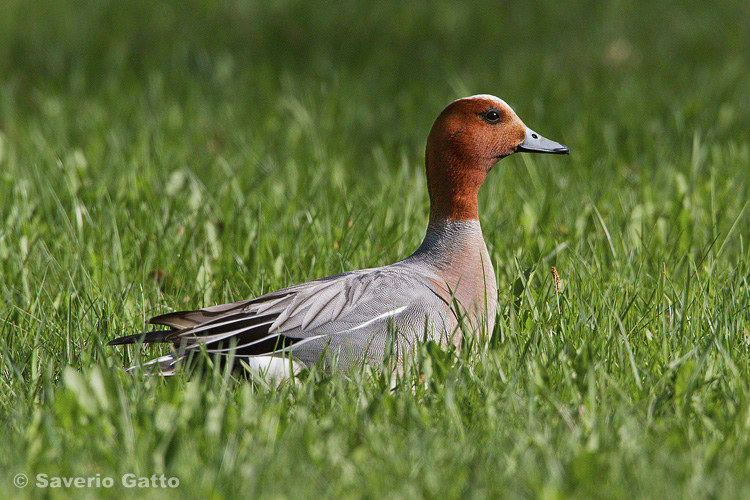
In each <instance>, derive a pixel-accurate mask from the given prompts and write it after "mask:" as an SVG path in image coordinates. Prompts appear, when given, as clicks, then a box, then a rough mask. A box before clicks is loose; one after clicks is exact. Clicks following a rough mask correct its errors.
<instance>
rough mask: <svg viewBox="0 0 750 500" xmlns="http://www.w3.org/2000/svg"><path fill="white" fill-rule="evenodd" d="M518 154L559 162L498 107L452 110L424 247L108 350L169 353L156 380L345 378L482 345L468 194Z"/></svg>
mask: <svg viewBox="0 0 750 500" xmlns="http://www.w3.org/2000/svg"><path fill="white" fill-rule="evenodd" d="M521 151H525V152H533V153H556V154H566V153H568V152H569V150H568V148H567V147H566V146H563V145H562V144H559V143H557V142H553V141H550V140H548V139H545V138H544V137H542V136H540V135H539V134H537V133H536V132H534V131H533V130H531V129H530V128H528V127H527V126H526V125H524V123H523V122H522V121H521V119H520V118H518V116H517V115H516V113H515V112H514V111H513V110H512V109H511V108H510V106H508V105H507V104H506V103H505V102H504V101H503V100H501V99H498V98H497V97H494V96H491V95H475V96H472V97H466V98H463V99H458V100H456V101H454V102H452V103H451V104H449V105H448V106H447V107H446V108H445V109H444V110H443V111H442V113H440V116H438V118H437V120H435V124H434V125H433V126H432V130H431V131H430V134H429V136H428V137H427V148H426V154H425V166H426V173H427V187H428V191H429V195H430V219H429V224H428V226H427V234H426V235H425V237H424V241H423V242H422V244H421V245H420V246H419V248H418V249H417V250H416V251H415V252H414V253H413V254H411V255H410V256H409V257H407V258H406V259H404V260H402V261H400V262H396V263H395V264H391V265H388V266H384V267H377V268H373V269H363V270H359V271H349V272H345V273H342V274H337V275H335V276H330V277H327V278H321V279H317V280H314V281H309V282H306V283H300V284H297V285H292V286H290V287H287V288H284V289H281V290H278V291H276V292H271V293H268V294H266V295H262V296H260V297H257V298H254V299H250V300H244V301H241V302H234V303H231V304H223V305H217V306H213V307H206V308H204V309H198V310H195V311H179V312H172V313H168V314H164V315H162V316H157V317H155V318H151V319H150V320H149V323H151V324H152V325H161V326H164V327H166V328H167V329H165V330H159V331H153V332H149V333H145V334H136V335H128V336H125V337H120V338H117V339H115V340H112V341H111V342H109V344H108V345H119V344H134V343H139V342H143V343H144V344H149V343H158V342H170V343H172V344H173V345H174V351H173V352H172V353H171V354H168V355H166V356H162V357H160V358H157V359H155V360H153V361H151V362H149V363H148V364H150V365H153V364H157V365H158V366H159V368H160V369H161V371H162V373H164V374H172V373H174V371H175V369H176V368H177V366H178V365H179V362H180V360H182V359H184V358H186V357H187V356H188V355H190V354H191V353H193V352H195V351H197V350H202V349H205V351H207V352H208V353H210V354H213V355H217V356H222V357H224V359H232V360H241V361H244V362H245V363H247V365H248V366H249V367H250V368H251V369H253V370H257V371H259V372H266V373H267V372H269V371H270V372H272V373H273V374H274V376H278V375H279V374H284V373H288V370H289V369H292V370H294V371H296V370H297V369H299V368H301V367H303V366H311V365H314V364H316V363H318V362H319V361H323V362H324V363H330V362H335V363H338V365H339V366H340V367H341V368H343V369H345V370H347V369H350V368H352V367H354V366H358V365H361V364H362V363H363V362H364V363H370V364H372V365H375V366H378V365H379V364H381V363H382V362H383V358H384V355H385V351H386V349H387V346H390V349H391V352H392V353H393V355H394V356H395V358H396V360H397V361H399V362H401V361H403V359H404V356H405V354H406V353H407V352H408V349H409V348H410V347H412V346H414V345H415V344H417V343H418V342H423V341H425V340H433V341H435V342H438V343H439V344H441V345H447V344H449V343H455V344H458V343H459V342H460V341H461V340H462V338H463V337H464V336H465V335H472V336H475V337H477V338H479V337H481V336H482V335H486V334H488V333H489V332H491V331H492V329H493V327H494V323H495V312H496V309H497V283H496V281H495V271H494V269H493V268H492V262H491V261H490V256H489V253H488V252H487V246H486V245H485V243H484V239H483V237H482V229H481V227H480V225H479V218H478V217H479V213H478V208H477V193H478V191H479V187H480V186H481V185H482V183H483V182H484V179H485V177H486V176H487V173H488V172H489V171H490V170H491V169H492V167H493V166H494V165H495V163H497V161H498V160H500V159H502V158H504V157H506V156H508V155H511V154H513V153H516V152H521ZM485 338H486V337H485ZM321 357H322V358H321Z"/></svg>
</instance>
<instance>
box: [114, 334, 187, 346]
mask: <svg viewBox="0 0 750 500" xmlns="http://www.w3.org/2000/svg"><path fill="white" fill-rule="evenodd" d="M173 333H175V330H157V331H155V332H146V333H136V334H134V335H125V336H124V337H118V338H116V339H114V340H110V341H109V342H107V345H125V344H138V343H143V344H158V343H163V342H171V341H172V334H173Z"/></svg>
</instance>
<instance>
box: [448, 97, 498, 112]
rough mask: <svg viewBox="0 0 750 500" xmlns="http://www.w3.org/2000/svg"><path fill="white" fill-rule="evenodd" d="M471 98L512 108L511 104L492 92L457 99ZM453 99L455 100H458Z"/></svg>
mask: <svg viewBox="0 0 750 500" xmlns="http://www.w3.org/2000/svg"><path fill="white" fill-rule="evenodd" d="M469 100H477V101H490V102H492V103H493V104H494V105H495V106H497V107H498V108H502V107H505V108H508V109H510V106H508V103H507V102H505V101H503V100H502V99H500V98H499V97H495V96H494V95H490V94H477V95H473V96H469V97H462V98H461V99H456V101H469ZM456 101H453V102H456Z"/></svg>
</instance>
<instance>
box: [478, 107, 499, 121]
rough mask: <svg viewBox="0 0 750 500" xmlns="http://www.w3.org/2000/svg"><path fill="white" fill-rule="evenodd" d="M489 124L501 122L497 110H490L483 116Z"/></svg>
mask: <svg viewBox="0 0 750 500" xmlns="http://www.w3.org/2000/svg"><path fill="white" fill-rule="evenodd" d="M482 117H483V118H484V121H486V122H487V123H497V122H499V121H500V112H499V111H498V110H496V109H489V110H487V111H485V112H484V114H483V115H482Z"/></svg>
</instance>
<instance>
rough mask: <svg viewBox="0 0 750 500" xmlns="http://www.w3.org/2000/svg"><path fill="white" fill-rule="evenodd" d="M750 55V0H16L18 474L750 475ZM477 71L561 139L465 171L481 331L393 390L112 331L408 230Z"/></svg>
mask: <svg viewBox="0 0 750 500" xmlns="http://www.w3.org/2000/svg"><path fill="white" fill-rule="evenodd" d="M748 67H750V4H748V3H747V2H746V1H740V0H732V1H726V2H721V3H712V2H700V1H692V0H691V1H686V2H680V3H679V4H676V3H675V2H667V1H662V0H657V1H651V2H645V1H643V2H638V3H637V4H636V5H633V2H625V1H614V2H583V1H574V2H551V1H537V2H518V3H514V4H511V5H501V4H500V3H496V4H494V5H493V6H491V7H490V6H487V5H484V6H480V5H479V3H478V2H476V5H473V4H472V3H471V2H468V3H467V2H455V3H442V4H441V6H439V7H438V6H434V5H432V4H431V3H428V2H417V3H411V2H408V3H403V4H402V3H394V4H390V5H388V4H385V3H383V4H377V3H374V4H372V5H366V4H363V5H362V6H358V5H357V4H355V3H350V2H344V3H341V4H340V5H329V6H327V7H323V5H322V4H321V5H318V4H313V3H311V2H303V1H298V2H295V1H283V0H282V1H273V2H257V3H245V2H239V1H229V0H215V1H209V0H200V1H195V2H191V3H190V5H185V4H183V3H182V2H177V1H160V2H146V1H143V2H141V1H137V2H118V1H114V0H112V1H104V0H100V1H94V0H74V1H70V2H55V1H52V0H39V1H35V2H24V1H21V0H5V1H3V2H2V3H0V220H1V222H0V224H1V225H0V294H1V297H2V304H1V305H0V442H2V443H3V450H4V452H3V453H2V456H0V497H2V498H118V499H128V498H180V499H184V498H201V499H225V498H226V499H235V498H254V499H277V498H331V499H341V498H352V499H354V498H372V499H399V498H467V499H479V498H541V499H562V498H579V499H588V498H624V499H631V498H654V499H664V498H675V499H685V498H691V499H692V498H696V499H697V498H716V499H718V498H750V439H749V437H748V436H749V435H750V309H749V304H750V134H749V133H748V131H750V71H748ZM474 93H491V94H496V95H498V96H500V97H502V98H504V99H505V100H506V101H508V103H509V104H510V105H511V106H513V107H514V109H515V110H516V112H517V113H518V114H519V116H520V117H521V118H522V119H523V120H524V121H525V122H526V123H527V124H528V125H529V126H530V127H532V128H533V129H535V130H537V131H538V132H540V133H541V134H543V135H544V136H546V137H548V138H550V139H554V140H557V141H560V142H563V143H565V144H567V145H568V146H570V148H571V151H572V154H571V155H570V156H569V157H563V158H561V157H547V156H542V157H538V156H531V155H527V156H521V155H517V156H515V157H510V158H508V159H506V160H504V161H502V162H501V163H500V164H499V165H498V166H497V167H496V168H495V169H494V170H493V171H492V172H491V174H490V176H489V178H488V180H487V182H486V184H485V186H484V187H483V188H482V190H481V192H480V217H481V220H482V226H483V229H484V235H485V239H486V241H487V245H488V247H489V249H490V254H491V256H492V258H493V261H494V266H495V269H496V272H497V274H498V286H499V297H500V305H499V311H500V313H499V316H498V319H497V327H496V329H495V332H494V335H493V339H492V342H491V346H490V348H489V349H488V350H486V351H483V352H478V351H477V350H474V351H470V352H469V351H465V352H462V353H461V354H459V355H455V354H453V353H450V352H435V351H429V352H428V351H427V350H425V351H424V352H422V353H421V360H420V365H419V366H417V367H416V370H415V373H413V374H410V375H409V377H411V379H408V377H407V379H408V380H407V382H408V381H409V380H411V381H412V382H414V381H416V380H417V377H418V376H419V375H420V374H423V375H424V377H425V382H426V383H425V384H423V385H419V384H417V385H418V387H417V389H416V390H414V389H413V384H409V383H406V384H403V385H402V386H400V387H399V388H397V389H395V390H393V391H392V390H391V389H390V381H389V380H388V379H387V377H386V376H383V375H379V374H378V373H373V374H362V375H361V376H358V377H355V379H354V380H351V381H345V380H344V378H343V377H342V376H341V374H337V373H333V374H326V373H320V372H316V371H315V370H313V371H311V372H310V373H308V374H306V375H305V376H304V377H303V379H302V380H300V381H299V383H297V384H295V385H282V386H281V387H279V388H273V387H268V386H266V385H264V384H262V383H258V384H253V383H250V382H248V381H239V380H235V379H233V378H231V377H230V376H229V375H228V374H225V373H222V372H220V371H216V372H212V373H209V374H208V375H207V376H205V377H202V378H200V377H193V378H188V377H185V376H177V377H174V378H172V379H169V380H165V379H162V378H160V377H150V378H149V377H143V376H140V375H135V376H131V375H129V374H126V373H125V372H124V370H123V367H124V366H128V365H130V364H132V363H133V362H135V361H137V360H138V359H140V357H141V356H143V357H144V358H145V357H151V356H154V355H157V354H160V353H162V352H164V351H163V350H159V349H157V348H150V349H143V351H142V352H140V351H135V350H133V349H130V350H127V349H126V350H122V349H112V348H105V347H104V344H105V343H106V342H107V341H108V340H110V339H112V338H114V337H115V336H118V335H121V334H125V333H135V332H139V331H141V330H142V329H143V328H144V321H145V320H146V319H147V318H148V317H150V316H152V315H155V314H160V313H163V312H167V311H170V310H172V309H176V308H180V309H183V308H195V307H200V306H203V305H211V304H215V303H220V302H226V301H231V300H240V299H243V298H249V297H252V296H254V295H257V294H261V293H263V292H268V291H271V290H274V289H276V288H280V287H283V286H286V285H289V284H292V283H295V282H299V281H303V280H308V279H312V278H316V277H321V276H326V275H330V274H334V273H338V272H341V271H345V270H351V269H356V268H362V267H372V266H379V265H384V264H388V263H390V262H393V261H396V260H398V259H400V258H403V257H405V256H407V255H408V254H409V253H411V252H412V251H413V250H414V249H415V248H416V247H417V246H418V244H419V242H420V241H421V238H422V237H423V235H424V229H425V227H426V222H427V215H428V213H427V211H428V198H427V191H426V187H425V182H424V177H423V157H424V152H423V151H424V142H425V139H426V136H427V132H428V131H429V128H430V126H431V125H432V122H433V120H434V119H435V117H436V116H437V114H438V113H439V112H440V110H441V109H442V108H443V106H445V105H446V104H447V103H448V102H450V101H451V100H453V99H455V98H457V97H461V96H464V95H470V94H474ZM551 266H555V267H556V269H557V270H558V272H559V274H560V277H561V279H562V290H561V293H556V291H555V282H554V278H553V276H552V274H551V273H550V267H551ZM20 473H22V474H25V475H26V476H27V478H28V480H29V483H30V484H28V485H27V486H26V487H24V488H18V487H17V486H16V485H14V479H15V480H18V479H17V476H16V475H17V474H20ZM39 474H45V475H46V476H45V477H47V478H52V477H68V478H71V477H83V478H87V480H88V479H89V478H93V480H94V481H97V480H98V481H100V483H99V484H101V481H102V480H103V479H104V478H113V481H114V486H113V487H112V488H106V487H103V486H102V487H100V488H96V487H85V488H76V487H73V486H72V487H67V488H66V487H61V488H50V487H46V488H44V487H41V486H40V485H39V484H38V476H37V475H39ZM126 474H132V475H134V476H135V477H141V476H149V477H150V476H151V475H152V474H156V475H157V476H159V475H161V474H164V477H166V478H171V477H174V478H177V479H178V480H179V486H178V487H176V488H170V487H166V488H154V487H152V486H150V487H149V488H138V487H135V488H132V487H126V486H124V485H122V483H121V478H122V477H123V476H124V475H126ZM132 477H133V476H129V478H132ZM105 483H106V481H105ZM173 484H174V483H173Z"/></svg>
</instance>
